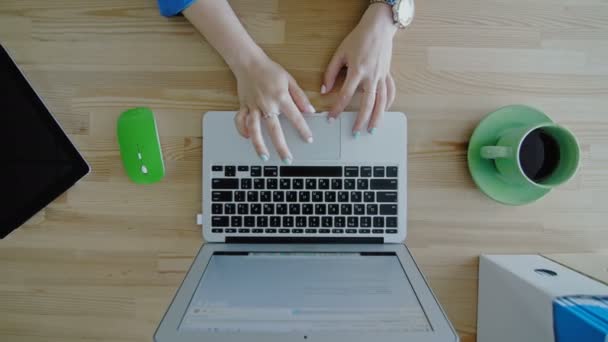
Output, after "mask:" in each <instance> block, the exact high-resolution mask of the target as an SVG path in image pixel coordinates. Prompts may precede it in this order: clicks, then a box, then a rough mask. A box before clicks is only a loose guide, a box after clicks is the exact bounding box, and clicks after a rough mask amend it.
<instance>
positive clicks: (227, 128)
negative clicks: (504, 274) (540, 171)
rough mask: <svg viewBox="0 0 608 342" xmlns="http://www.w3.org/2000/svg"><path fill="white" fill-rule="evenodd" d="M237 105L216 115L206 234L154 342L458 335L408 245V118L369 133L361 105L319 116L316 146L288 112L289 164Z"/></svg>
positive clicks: (210, 139)
mask: <svg viewBox="0 0 608 342" xmlns="http://www.w3.org/2000/svg"><path fill="white" fill-rule="evenodd" d="M234 114H235V113H234V112H208V113H206V114H205V116H204V119H203V141H204V143H203V165H202V167H203V182H202V188H203V189H202V194H203V201H202V211H203V214H202V215H199V217H198V222H199V223H200V224H202V226H203V229H202V232H203V237H204V239H205V240H206V241H207V243H206V244H204V245H203V246H202V247H201V249H200V251H199V253H198V255H197V256H196V258H195V260H194V262H193V264H192V265H191V267H190V270H189V271H188V273H187V275H186V277H185V279H184V281H183V283H182V284H181V286H180V288H179V290H178V291H177V293H176V295H175V297H174V299H173V301H172V303H171V305H170V306H169V308H168V310H167V312H166V313H165V316H164V317H163V319H162V321H161V323H160V325H159V327H158V329H157V331H156V333H155V336H154V339H155V341H159V342H165V341H173V342H181V341H184V342H185V341H201V340H204V341H230V342H237V341H260V342H262V341H263V342H273V341H277V342H278V341H281V342H285V341H308V340H310V341H328V342H329V341H332V342H335V341H349V342H354V341H370V340H377V341H420V342H422V341H428V342H447V341H458V340H459V338H458V335H457V334H456V332H455V331H454V328H453V327H452V325H451V324H450V322H449V320H448V318H447V317H446V315H445V313H444V311H443V310H442V308H441V306H440V305H439V303H438V301H437V299H436V298H435V296H434V295H433V293H432V291H431V289H430V288H429V286H428V284H427V282H426V281H425V279H424V276H423V275H422V273H421V272H420V270H419V269H418V267H417V265H416V263H415V261H414V259H413V258H412V256H411V254H410V253H409V251H408V249H407V247H406V246H405V245H404V244H403V242H404V241H405V238H406V235H407V225H406V224H407V210H406V207H407V204H406V201H407V196H406V194H407V120H406V117H405V115H404V114H403V113H396V112H389V113H385V116H384V118H383V121H382V127H381V128H380V130H379V131H378V133H377V134H375V135H369V134H363V135H361V136H360V137H359V138H358V139H355V138H354V137H353V135H352V133H351V129H352V126H353V123H354V120H355V117H356V113H343V114H342V115H341V116H340V118H339V119H338V120H336V121H334V122H333V123H331V124H330V123H328V122H327V120H326V118H325V115H323V114H316V115H312V116H308V117H307V121H308V124H309V126H310V128H311V130H312V131H313V133H314V139H315V142H314V143H313V144H307V143H305V142H303V141H301V139H300V138H299V135H298V134H297V132H296V131H295V129H294V128H293V127H292V126H291V125H290V123H289V122H287V120H286V119H285V118H284V117H282V116H280V117H279V118H280V120H281V121H282V125H283V129H284V132H285V136H286V140H287V142H288V144H289V147H290V149H291V152H292V154H293V156H294V163H293V165H283V164H281V162H280V158H278V156H277V155H276V153H275V152H271V156H270V161H268V162H265V163H264V162H261V161H260V160H259V159H258V157H257V155H256V154H255V152H254V151H253V148H252V146H251V143H250V141H249V140H246V139H243V138H242V137H240V136H239V135H238V134H237V132H236V130H235V128H234V121H233V117H234ZM265 140H266V142H267V143H268V144H269V147H271V146H270V142H271V140H270V139H269V137H268V136H265ZM269 150H271V151H272V148H269Z"/></svg>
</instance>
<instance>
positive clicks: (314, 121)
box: [265, 115, 341, 163]
mask: <svg viewBox="0 0 608 342" xmlns="http://www.w3.org/2000/svg"><path fill="white" fill-rule="evenodd" d="M280 118H281V124H282V127H283V132H284V133H285V139H286V140H287V144H288V145H289V149H290V150H291V153H292V154H293V158H294V160H295V162H296V163H297V162H298V161H302V160H336V159H340V147H341V146H340V145H341V144H340V125H339V123H338V122H334V124H333V125H330V124H328V123H327V119H326V117H325V116H324V115H323V116H309V117H306V121H307V122H308V126H309V127H310V130H311V131H312V134H313V137H314V142H313V143H312V144H308V143H306V142H305V141H304V140H302V138H301V137H300V134H299V133H298V131H297V130H296V129H295V128H294V127H293V125H292V124H291V122H290V121H289V120H288V119H287V118H286V117H285V116H284V115H281V116H280ZM265 138H266V139H267V140H266V144H267V146H268V149H269V150H271V155H273V156H275V157H276V151H274V149H273V148H271V146H272V145H271V144H272V141H271V140H270V138H267V137H265Z"/></svg>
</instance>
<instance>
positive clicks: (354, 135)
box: [353, 131, 361, 139]
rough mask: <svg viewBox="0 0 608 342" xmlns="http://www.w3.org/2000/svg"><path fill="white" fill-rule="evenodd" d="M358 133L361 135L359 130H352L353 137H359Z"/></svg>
mask: <svg viewBox="0 0 608 342" xmlns="http://www.w3.org/2000/svg"><path fill="white" fill-rule="evenodd" d="M359 135H361V132H359V131H354V132H353V137H354V138H355V139H357V138H358V137H359Z"/></svg>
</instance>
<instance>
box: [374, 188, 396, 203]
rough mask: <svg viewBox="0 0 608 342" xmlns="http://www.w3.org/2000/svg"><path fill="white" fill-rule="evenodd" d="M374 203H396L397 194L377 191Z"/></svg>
mask: <svg viewBox="0 0 608 342" xmlns="http://www.w3.org/2000/svg"><path fill="white" fill-rule="evenodd" d="M376 202H378V203H386V202H397V192H396V191H378V192H376Z"/></svg>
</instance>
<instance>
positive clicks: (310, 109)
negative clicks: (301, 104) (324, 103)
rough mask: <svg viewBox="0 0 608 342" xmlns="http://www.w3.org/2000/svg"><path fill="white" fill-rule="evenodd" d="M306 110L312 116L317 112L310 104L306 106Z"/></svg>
mask: <svg viewBox="0 0 608 342" xmlns="http://www.w3.org/2000/svg"><path fill="white" fill-rule="evenodd" d="M307 110H308V112H309V113H310V114H314V113H316V112H317V110H316V109H315V107H313V106H312V105H311V104H309V105H308V109H307Z"/></svg>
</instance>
